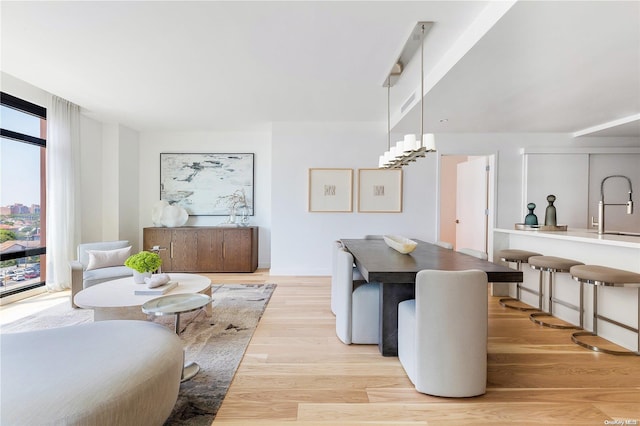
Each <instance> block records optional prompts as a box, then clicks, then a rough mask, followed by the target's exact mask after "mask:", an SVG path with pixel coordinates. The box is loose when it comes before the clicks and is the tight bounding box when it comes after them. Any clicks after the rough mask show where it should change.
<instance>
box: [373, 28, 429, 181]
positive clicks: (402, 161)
mask: <svg viewBox="0 0 640 426" xmlns="http://www.w3.org/2000/svg"><path fill="white" fill-rule="evenodd" d="M432 25H433V23H432V22H418V23H417V24H416V26H415V28H414V29H413V31H412V33H411V36H410V37H409V40H408V41H407V43H406V44H405V46H404V48H403V49H402V53H401V54H400V57H399V58H398V60H397V61H396V63H395V64H394V65H393V68H392V70H391V72H390V73H389V76H388V77H387V78H386V80H385V82H384V84H383V86H386V87H387V145H388V146H387V147H388V150H387V151H386V152H385V153H384V154H383V155H381V156H380V158H379V160H378V167H379V168H385V169H399V168H402V167H403V166H406V165H408V164H409V163H411V162H413V161H416V159H418V158H422V157H424V156H425V155H426V153H427V152H433V151H435V150H436V146H435V138H434V135H433V133H427V134H425V133H424V37H425V34H426V32H427V31H428V30H429V29H430V28H431V26H432ZM418 47H420V135H421V136H422V139H421V140H420V139H418V138H417V137H416V135H405V136H404V139H403V140H401V141H398V142H396V144H395V145H394V146H391V106H390V92H391V86H392V85H393V84H394V83H395V81H396V80H397V79H398V78H399V77H400V74H402V71H403V70H404V66H403V64H405V63H408V62H409V60H410V59H411V57H412V56H414V54H415V51H416V50H417V48H418Z"/></svg>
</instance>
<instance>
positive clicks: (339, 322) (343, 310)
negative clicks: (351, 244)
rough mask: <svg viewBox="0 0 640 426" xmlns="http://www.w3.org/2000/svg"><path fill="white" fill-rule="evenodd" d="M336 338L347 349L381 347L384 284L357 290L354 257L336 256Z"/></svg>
mask: <svg viewBox="0 0 640 426" xmlns="http://www.w3.org/2000/svg"><path fill="white" fill-rule="evenodd" d="M335 310H336V311H335V313H336V335H337V336H338V338H339V339H340V340H341V341H342V342H343V343H346V344H347V345H349V344H351V343H358V344H377V343H378V340H379V334H380V333H379V329H380V284H379V283H365V284H360V285H358V286H357V287H356V288H355V289H354V284H353V256H352V255H351V253H349V252H348V251H346V250H344V249H340V250H338V251H337V253H336V294H335Z"/></svg>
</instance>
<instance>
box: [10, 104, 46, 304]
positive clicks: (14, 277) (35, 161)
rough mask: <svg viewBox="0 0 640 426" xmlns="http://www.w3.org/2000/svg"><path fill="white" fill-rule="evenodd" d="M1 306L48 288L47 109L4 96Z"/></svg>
mask: <svg viewBox="0 0 640 426" xmlns="http://www.w3.org/2000/svg"><path fill="white" fill-rule="evenodd" d="M0 100H1V102H0V103H1V105H0V132H1V133H0V302H6V301H7V300H9V299H10V300H15V299H17V298H20V295H23V296H27V295H31V294H32V293H33V291H30V292H29V291H28V290H33V289H42V290H44V281H45V276H46V274H45V265H46V262H45V255H46V232H45V228H46V212H45V210H46V209H45V206H46V149H47V148H46V146H47V142H46V139H47V136H46V129H47V121H46V120H47V118H46V109H45V108H43V107H41V106H38V105H35V104H32V103H30V102H27V101H24V100H22V99H19V98H16V97H14V96H12V95H9V94H7V93H4V92H3V93H1V95H0Z"/></svg>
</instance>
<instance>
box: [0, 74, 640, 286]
mask: <svg viewBox="0 0 640 426" xmlns="http://www.w3.org/2000/svg"><path fill="white" fill-rule="evenodd" d="M1 83H2V90H4V91H6V92H8V93H11V94H13V95H15V96H18V97H21V98H23V99H26V100H29V101H31V102H34V103H37V104H40V105H43V106H48V105H49V99H50V95H49V94H48V93H47V92H45V91H42V90H40V89H37V88H34V87H33V86H30V85H28V84H27V83H24V82H22V81H20V80H17V79H14V78H13V77H11V76H8V75H6V74H4V73H3V74H2V81H1ZM81 136H82V147H81V150H82V152H81V156H82V160H83V164H82V170H81V174H82V234H83V235H82V240H83V241H85V242H87V241H98V240H105V239H118V238H126V239H129V240H130V241H131V242H132V243H134V245H135V244H137V245H138V246H139V247H141V243H142V228H143V227H145V226H151V225H152V222H151V209H152V206H153V205H154V203H155V202H157V201H158V199H159V192H160V189H159V179H160V170H159V163H160V159H159V157H160V156H159V154H160V153H161V152H253V153H255V154H256V156H255V185H256V187H255V190H256V199H255V205H256V215H255V216H254V217H252V220H251V223H252V224H253V225H257V226H259V227H260V246H259V253H260V255H259V265H260V267H269V266H271V273H273V274H300V275H317V274H322V275H324V274H329V271H330V264H331V257H330V243H331V241H332V240H334V239H336V238H359V237H362V236H364V235H366V234H384V233H397V234H402V235H406V236H408V237H413V238H419V239H422V240H425V241H433V240H435V236H436V235H437V227H438V224H437V223H436V220H437V211H436V209H437V197H438V193H437V184H438V182H437V179H438V173H439V171H438V170H437V168H438V164H437V160H436V157H437V156H436V155H434V154H431V155H429V156H428V157H427V158H424V159H421V160H419V161H418V162H417V163H413V164H412V165H410V166H409V167H406V168H405V170H404V204H403V208H404V211H403V212H402V213H398V214H396V213H386V214H376V213H358V212H357V211H354V212H353V213H309V212H307V196H308V194H307V185H308V169H309V168H312V167H330V168H331V167H340V168H343V167H344V168H353V169H354V176H355V182H354V183H355V187H354V209H357V169H358V168H375V167H376V165H377V161H378V155H379V154H381V153H382V152H383V151H384V150H385V149H386V147H387V137H386V125H385V123H275V124H274V125H273V128H272V131H271V132H268V131H267V132H234V133H203V132H180V133H176V132H162V131H158V132H142V133H139V134H138V133H137V132H135V131H132V130H130V129H126V128H123V127H122V126H119V125H117V124H110V123H100V122H98V121H95V120H92V119H91V118H88V117H86V116H85V117H83V119H82V122H81ZM394 140H395V138H394ZM436 143H437V146H438V151H439V154H443V155H447V154H452V155H492V154H494V155H495V156H496V179H497V182H498V186H497V192H496V203H495V206H494V207H495V213H496V220H495V224H496V226H497V227H500V228H512V227H513V224H514V223H519V222H522V221H523V220H524V215H525V214H526V208H525V205H526V200H524V201H523V190H522V188H523V163H524V162H523V154H522V150H523V149H527V148H531V147H537V148H542V149H544V147H549V148H550V150H553V149H557V148H558V147H560V148H563V149H565V148H567V149H572V148H576V149H578V150H579V149H583V148H584V147H603V148H605V149H608V148H613V147H616V146H617V147H625V146H635V147H638V146H640V141H639V140H638V138H602V137H600V138H598V137H583V138H577V139H573V138H571V137H569V136H568V135H565V134H439V135H437V141H436ZM136 158H137V161H136ZM584 184H585V185H588V183H587V182H585V183H584ZM636 192H638V191H637V189H636ZM637 202H638V201H637V200H636V203H637ZM136 203H137V204H136ZM636 205H637V204H636ZM638 210H639V209H637V208H636V211H638ZM224 220H225V218H224V217H219V216H199V217H191V218H190V219H189V222H188V225H215V224H218V223H220V222H222V221H224Z"/></svg>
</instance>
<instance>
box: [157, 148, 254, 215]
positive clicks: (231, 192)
mask: <svg viewBox="0 0 640 426" xmlns="http://www.w3.org/2000/svg"><path fill="white" fill-rule="evenodd" d="M160 199H161V200H166V201H168V202H169V204H172V205H178V206H180V207H183V208H184V209H185V210H186V211H187V213H189V215H192V216H226V215H228V214H229V211H230V209H231V208H232V206H233V207H242V206H246V209H247V214H248V215H250V216H253V215H254V205H253V200H254V154H252V153H248V154H223V153H219V154H218V153H212V154H208V153H161V154H160Z"/></svg>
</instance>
